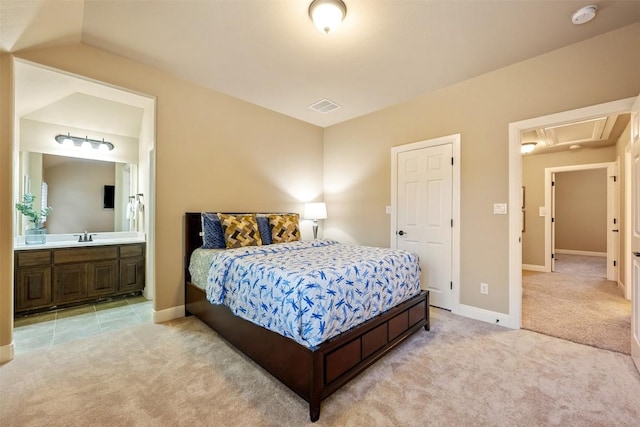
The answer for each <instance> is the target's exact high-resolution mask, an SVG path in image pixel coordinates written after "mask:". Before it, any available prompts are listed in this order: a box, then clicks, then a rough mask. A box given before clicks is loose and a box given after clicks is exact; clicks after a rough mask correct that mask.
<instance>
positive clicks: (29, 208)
mask: <svg viewBox="0 0 640 427" xmlns="http://www.w3.org/2000/svg"><path fill="white" fill-rule="evenodd" d="M35 199H36V196H34V195H33V194H31V193H25V194H24V196H22V203H16V209H17V210H18V212H20V213H21V214H22V215H24V216H26V217H27V218H29V222H30V223H32V224H33V228H42V223H43V222H44V221H43V218H45V219H46V217H47V216H49V214H51V211H53V208H52V207H51V206H47V207H45V208H42V209H41V210H40V212H38V211H36V210H34V209H33V201H34V200H35Z"/></svg>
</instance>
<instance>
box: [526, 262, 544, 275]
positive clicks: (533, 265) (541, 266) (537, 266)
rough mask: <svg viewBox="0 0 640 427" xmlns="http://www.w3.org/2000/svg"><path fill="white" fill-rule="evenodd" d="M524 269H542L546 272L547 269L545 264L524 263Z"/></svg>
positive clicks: (541, 270)
mask: <svg viewBox="0 0 640 427" xmlns="http://www.w3.org/2000/svg"><path fill="white" fill-rule="evenodd" d="M522 269H523V270H527V271H540V272H542V273H544V272H545V271H546V270H545V268H544V265H535V264H522Z"/></svg>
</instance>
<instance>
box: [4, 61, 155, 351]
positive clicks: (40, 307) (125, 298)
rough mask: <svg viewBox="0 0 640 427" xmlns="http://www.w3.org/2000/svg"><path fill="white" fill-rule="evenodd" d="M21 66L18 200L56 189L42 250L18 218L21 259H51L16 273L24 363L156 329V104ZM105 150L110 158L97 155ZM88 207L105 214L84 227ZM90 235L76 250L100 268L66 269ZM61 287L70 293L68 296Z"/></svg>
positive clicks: (18, 342) (17, 81) (18, 345)
mask: <svg viewBox="0 0 640 427" xmlns="http://www.w3.org/2000/svg"><path fill="white" fill-rule="evenodd" d="M13 65H14V76H15V78H14V92H15V108H14V111H15V113H14V130H15V131H14V150H13V152H14V159H13V195H14V199H15V200H20V199H21V198H23V197H24V194H25V193H33V192H34V188H37V189H39V188H40V187H41V186H42V187H44V186H45V185H46V186H47V188H48V195H49V197H48V202H49V203H47V205H51V206H53V205H54V204H55V206H53V207H54V210H53V212H52V214H51V221H48V222H50V224H47V226H49V225H50V226H51V230H49V232H48V234H47V242H46V243H45V244H44V245H43V246H41V247H36V246H37V245H32V246H31V247H28V246H29V245H26V244H25V243H26V242H25V240H26V239H25V235H26V233H25V230H26V228H27V226H28V224H26V221H25V220H24V218H23V217H22V216H21V215H16V216H15V218H16V220H15V223H14V227H13V230H14V254H15V256H18V255H19V254H23V255H24V254H28V253H31V254H33V253H35V252H38V253H41V254H49V255H50V256H49V257H45V258H46V259H45V258H43V259H44V261H42V262H41V263H40V264H38V265H37V266H27V267H29V268H30V270H29V271H27V270H25V271H24V272H23V271H22V270H21V269H20V268H17V269H16V271H15V272H14V274H15V276H16V280H14V283H15V286H17V287H19V288H20V292H17V291H14V294H15V295H16V298H17V299H16V302H14V312H13V314H14V317H16V316H18V313H20V316H18V317H19V319H18V318H17V317H16V319H15V321H14V342H15V353H16V354H19V353H21V352H23V350H25V349H26V350H32V349H36V348H38V346H39V345H41V346H42V345H44V346H46V345H55V344H57V343H62V342H66V341H68V340H69V339H71V338H83V337H86V336H91V335H96V334H100V333H104V332H108V331H111V330H115V329H119V328H121V327H126V326H127V325H131V324H136V323H140V322H146V321H152V320H153V308H152V302H151V301H152V300H153V298H154V288H155V286H154V274H153V273H154V260H155V247H154V239H153V237H154V236H153V230H154V227H153V219H154V200H155V197H154V192H155V186H154V183H153V177H154V176H155V171H154V168H155V158H154V156H155V150H154V147H155V98H153V97H151V96H147V95H143V94H139V93H134V92H131V91H129V90H126V89H123V88H116V87H113V86H111V85H107V84H103V83H101V82H96V81H93V80H90V79H86V78H83V77H81V76H76V75H72V74H69V73H66V72H63V71H59V70H54V69H51V68H49V67H44V66H41V65H39V64H35V63H32V62H29V61H24V60H21V59H14V62H13ZM57 136H60V137H63V136H66V139H69V141H65V140H64V139H65V138H60V139H58V138H57ZM72 137H73V138H72ZM103 141H108V142H109V144H110V147H111V148H110V149H109V150H100V149H97V148H101V147H99V145H106V143H104V142H103ZM65 142H71V144H66V145H65ZM91 142H95V144H90V143H91ZM102 148H104V147H102ZM98 170H99V171H101V175H96V177H95V178H94V175H93V173H94V172H96V171H98ZM74 174H76V175H74ZM85 187H88V190H87V191H88V192H87V193H84V191H85ZM108 187H109V188H110V189H111V190H113V191H114V194H112V195H111V196H112V197H110V203H106V200H107V199H106V192H105V191H106V189H107V188H108ZM38 194H40V193H38ZM94 199H95V200H94ZM134 202H135V204H134ZM38 203H40V199H38ZM78 203H80V204H81V205H82V204H85V205H89V206H90V207H91V208H92V209H95V213H92V214H91V215H84V216H83V217H82V218H81V217H79V216H78V217H74V215H76V214H78V215H79V213H80V212H86V211H87V209H85V208H82V207H80V208H79V207H78V206H77V205H78ZM134 206H135V209H134ZM40 207H44V206H40ZM56 215H57V216H56ZM98 217H100V222H99V224H97V223H96V220H97V219H98ZM65 227H66V228H65ZM94 227H95V228H94ZM83 231H86V232H87V233H85V235H89V236H91V240H92V241H90V242H85V243H86V245H90V246H91V248H90V249H86V248H84V247H81V248H75V247H74V248H72V250H76V249H79V250H85V251H93V252H92V254H93V255H91V257H90V259H89V258H87V259H82V260H80V261H77V260H76V261H75V262H74V263H72V262H67V261H61V260H58V259H57V258H56V256H55V254H56V253H57V252H56V251H58V250H61V249H67V248H66V247H64V242H73V243H78V242H77V240H78V237H76V236H77V235H78V234H80V235H82V233H83ZM94 236H95V239H94ZM86 245H85V246H86ZM79 246H82V245H79ZM100 248H107V249H105V250H104V253H105V254H106V255H102V254H100V256H98V255H97V253H98V252H100V250H101V249H100ZM33 250H35V252H33ZM23 258H25V259H27V258H30V257H29V256H25V257H23ZM31 258H33V257H31ZM36 258H37V257H36ZM18 267H20V266H18ZM36 270H37V271H36ZM23 273H24V274H23ZM65 281H66V282H65ZM61 282H65V284H70V285H69V286H67V287H65V288H64V291H65V292H67V293H65V294H62V291H61V289H63V288H62V286H59V285H58V284H59V283H61ZM56 286H57V287H56ZM25 290H28V291H30V292H31V291H32V292H31V293H30V294H29V293H28V292H24V291H25ZM56 292H57V293H56ZM62 326H64V327H65V328H66V327H67V326H68V328H67V329H68V330H66V331H64V330H63V329H64V328H63V327H62ZM23 327H24V329H23ZM18 328H20V329H21V331H20V333H17V331H18ZM28 330H30V331H31V332H29V331H28ZM36 335H41V336H40V337H36ZM56 335H58V336H56ZM40 348H42V347H40Z"/></svg>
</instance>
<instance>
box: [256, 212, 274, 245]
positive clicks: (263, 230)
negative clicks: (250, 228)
mask: <svg viewBox="0 0 640 427" xmlns="http://www.w3.org/2000/svg"><path fill="white" fill-rule="evenodd" d="M256 221H257V222H258V231H260V238H261V239H262V244H263V245H270V244H271V226H269V218H267V217H266V216H265V215H264V214H257V215H256Z"/></svg>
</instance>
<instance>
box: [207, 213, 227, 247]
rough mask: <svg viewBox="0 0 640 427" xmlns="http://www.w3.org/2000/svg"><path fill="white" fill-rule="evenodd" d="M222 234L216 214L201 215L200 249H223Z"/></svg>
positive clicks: (224, 245)
mask: <svg viewBox="0 0 640 427" xmlns="http://www.w3.org/2000/svg"><path fill="white" fill-rule="evenodd" d="M226 247H227V246H226V244H225V242H224V232H223V231H222V224H220V219H219V218H218V215H217V214H214V213H208V212H203V213H202V248H203V249H224V248H226Z"/></svg>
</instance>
